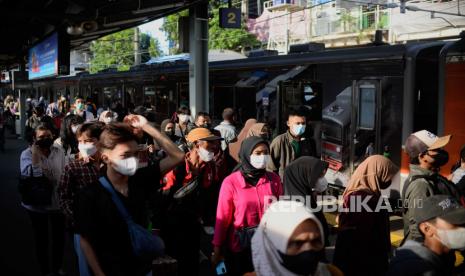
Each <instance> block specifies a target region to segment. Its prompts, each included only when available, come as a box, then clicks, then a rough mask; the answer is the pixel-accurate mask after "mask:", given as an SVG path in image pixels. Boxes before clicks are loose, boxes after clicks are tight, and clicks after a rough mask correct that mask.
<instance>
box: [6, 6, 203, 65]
mask: <svg viewBox="0 0 465 276" xmlns="http://www.w3.org/2000/svg"><path fill="white" fill-rule="evenodd" d="M203 1H206V0H0V36H1V39H0V41H1V42H0V67H5V66H8V65H11V64H15V63H21V62H23V63H24V57H25V56H26V55H27V51H28V49H29V48H30V47H31V46H33V45H34V44H35V43H37V42H40V41H41V40H42V39H44V38H45V37H47V36H48V35H49V34H51V33H53V32H54V31H60V32H64V33H67V34H68V36H69V40H70V49H76V48H79V47H80V46H81V45H83V44H85V43H88V42H90V41H92V40H95V39H97V38H100V37H102V36H105V35H108V34H111V33H115V32H118V31H120V30H124V29H127V28H131V27H135V26H138V25H140V24H143V23H145V22H149V21H152V20H155V19H158V18H161V17H165V16H167V15H169V14H172V13H175V12H178V11H180V10H183V9H186V8H189V7H191V6H193V5H196V4H198V3H200V2H203Z"/></svg>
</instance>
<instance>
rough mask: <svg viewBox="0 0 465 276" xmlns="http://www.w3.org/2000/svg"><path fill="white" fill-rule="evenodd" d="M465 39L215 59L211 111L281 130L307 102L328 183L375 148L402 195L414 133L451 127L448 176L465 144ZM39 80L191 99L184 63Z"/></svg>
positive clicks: (87, 90)
mask: <svg viewBox="0 0 465 276" xmlns="http://www.w3.org/2000/svg"><path fill="white" fill-rule="evenodd" d="M464 44H465V42H464V38H463V37H462V39H460V40H457V41H450V42H444V41H431V42H417V43H410V44H404V45H370V46H364V47H356V48H342V49H331V50H320V51H315V52H306V53H291V54H288V55H282V56H264V57H253V58H247V59H239V60H227V61H217V62H210V63H209V70H210V75H209V79H210V108H209V112H210V113H211V114H212V115H213V117H214V118H215V119H218V120H219V119H220V117H221V111H222V109H223V108H224V107H231V106H232V107H234V108H235V109H236V110H238V111H239V114H240V115H241V116H240V119H241V121H245V120H246V119H248V118H251V117H255V118H257V119H259V120H261V121H266V122H268V123H269V124H270V125H271V127H272V128H273V129H274V130H275V134H278V133H282V132H284V131H285V129H286V124H285V123H286V120H287V118H286V114H287V112H288V110H289V109H290V108H295V107H298V106H301V105H304V106H306V107H307V110H308V115H307V117H308V121H309V126H310V127H309V129H311V130H312V131H311V132H310V133H308V135H310V136H312V137H313V138H314V139H315V140H316V142H317V145H319V146H318V153H319V154H320V155H321V158H322V159H323V160H325V161H327V162H329V164H330V169H329V170H328V172H327V174H326V177H327V179H328V181H329V183H331V184H332V185H333V186H335V187H341V188H343V187H344V185H345V184H346V183H347V181H348V179H349V178H350V176H351V174H352V172H353V171H354V170H355V168H356V167H357V165H358V164H359V163H360V162H362V161H363V160H364V158H365V157H366V156H365V155H366V154H365V153H366V148H367V147H369V146H370V147H371V148H372V151H373V153H377V154H383V152H384V151H386V150H387V151H389V156H390V158H391V160H392V161H393V162H394V163H396V164H397V165H398V166H399V167H401V173H400V174H399V175H398V176H396V178H395V179H394V181H393V185H392V186H391V188H390V189H389V190H387V191H386V192H385V193H386V194H387V195H388V196H389V197H391V198H398V197H400V193H399V191H400V190H401V183H403V180H404V178H405V177H406V176H407V174H408V158H407V156H406V155H405V154H404V153H403V150H402V145H403V142H404V141H405V139H406V138H407V137H408V135H409V134H410V133H412V132H414V131H417V130H421V129H428V130H430V131H431V132H434V133H437V134H445V133H451V134H453V135H454V138H453V139H452V142H451V143H450V144H449V145H448V146H447V148H446V149H447V150H448V151H449V153H450V155H451V158H450V162H449V164H448V166H447V167H446V168H444V169H443V172H442V173H444V174H448V173H449V172H450V167H451V166H452V163H454V162H456V161H457V160H458V152H459V149H460V147H461V145H462V144H464V143H465V121H464V120H463V118H465V97H464V96H463V95H462V92H461V89H462V87H465V83H464V82H465V63H464V51H465V50H464ZM36 86H37V87H38V88H39V89H45V91H49V90H50V91H57V92H56V93H67V95H71V96H72V95H73V94H77V93H79V94H82V95H85V96H92V98H93V100H94V101H96V102H97V103H98V104H99V105H102V106H108V105H109V104H110V103H111V102H112V101H115V100H120V101H121V102H122V103H124V105H125V106H126V107H128V108H130V107H133V106H137V105H146V106H147V107H152V108H153V109H154V110H156V112H157V114H158V118H159V119H163V118H166V117H168V116H169V115H170V114H171V113H172V112H174V111H175V110H176V108H177V107H178V106H180V105H182V104H186V105H187V104H188V100H189V99H188V97H189V93H188V65H187V62H178V63H171V64H157V65H149V66H141V67H139V68H136V69H135V70H131V71H128V72H105V73H99V74H93V75H88V74H87V75H86V74H84V75H80V76H76V77H70V78H61V79H55V80H53V81H50V82H44V83H43V85H42V86H40V85H36ZM41 87H42V88H41ZM59 91H63V92H59ZM52 93H53V92H52ZM56 96H57V95H53V97H56Z"/></svg>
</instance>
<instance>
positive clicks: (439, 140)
mask: <svg viewBox="0 0 465 276" xmlns="http://www.w3.org/2000/svg"><path fill="white" fill-rule="evenodd" d="M450 138H451V135H446V136H442V137H438V136H437V135H436V134H434V133H432V132H429V131H427V130H420V131H417V132H415V133H413V134H411V135H410V136H409V137H408V138H407V141H405V151H406V152H407V153H408V155H410V157H415V156H418V155H419V154H420V153H422V152H424V151H426V150H435V149H440V148H443V147H445V146H446V145H447V144H448V143H449V141H450Z"/></svg>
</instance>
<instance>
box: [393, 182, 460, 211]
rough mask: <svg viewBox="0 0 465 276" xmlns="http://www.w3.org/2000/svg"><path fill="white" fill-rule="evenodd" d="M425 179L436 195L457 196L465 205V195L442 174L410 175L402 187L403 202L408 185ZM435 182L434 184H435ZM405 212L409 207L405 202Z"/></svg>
mask: <svg viewBox="0 0 465 276" xmlns="http://www.w3.org/2000/svg"><path fill="white" fill-rule="evenodd" d="M421 178H423V179H425V180H426V182H428V184H429V186H430V187H431V189H432V190H433V193H434V195H450V196H452V197H455V198H456V199H457V200H458V201H459V202H460V204H461V205H462V206H465V197H464V195H463V194H461V192H460V191H459V189H457V187H456V186H455V184H453V183H452V182H450V181H449V180H447V178H445V177H444V176H442V175H440V174H433V175H414V176H412V177H409V178H408V179H407V180H406V181H405V183H404V187H403V188H402V202H404V203H405V196H406V193H407V190H408V187H409V186H410V184H411V183H412V182H414V181H415V180H417V179H421ZM433 183H434V184H433ZM403 205H404V207H403V213H405V212H406V211H407V208H405V204H403Z"/></svg>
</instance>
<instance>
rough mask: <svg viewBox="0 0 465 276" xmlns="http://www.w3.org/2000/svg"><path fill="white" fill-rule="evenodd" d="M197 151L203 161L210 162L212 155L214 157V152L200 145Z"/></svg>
mask: <svg viewBox="0 0 465 276" xmlns="http://www.w3.org/2000/svg"><path fill="white" fill-rule="evenodd" d="M197 152H198V153H199V157H200V159H201V160H202V161H203V162H210V161H212V160H213V157H215V154H214V153H213V152H212V151H208V150H206V149H204V148H202V147H200V148H199V149H198V151H197Z"/></svg>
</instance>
